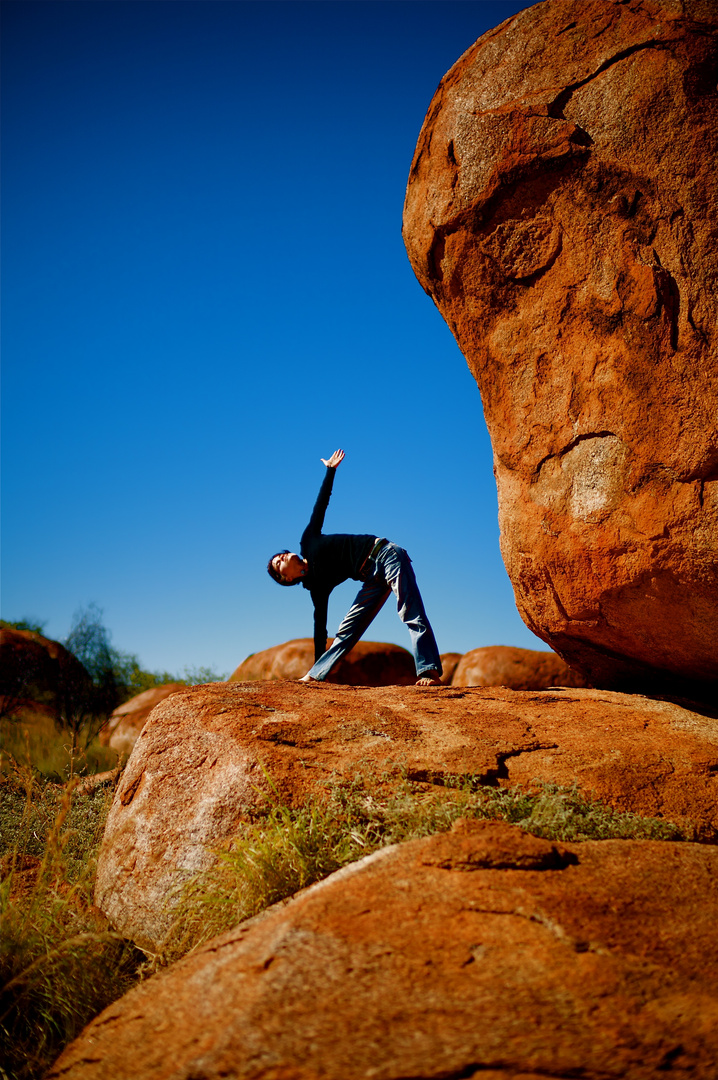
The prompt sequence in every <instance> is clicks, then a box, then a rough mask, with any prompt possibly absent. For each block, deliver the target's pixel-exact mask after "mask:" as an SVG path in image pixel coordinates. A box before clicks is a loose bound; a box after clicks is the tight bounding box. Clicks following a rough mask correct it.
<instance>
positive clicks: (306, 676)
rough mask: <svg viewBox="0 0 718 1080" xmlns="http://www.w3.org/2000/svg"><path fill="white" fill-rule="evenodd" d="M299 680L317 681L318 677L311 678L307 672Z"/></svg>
mask: <svg viewBox="0 0 718 1080" xmlns="http://www.w3.org/2000/svg"><path fill="white" fill-rule="evenodd" d="M299 682H319V679H313V678H312V676H311V675H309V674H308V673H307V674H306V675H302V677H301V679H300V680H299Z"/></svg>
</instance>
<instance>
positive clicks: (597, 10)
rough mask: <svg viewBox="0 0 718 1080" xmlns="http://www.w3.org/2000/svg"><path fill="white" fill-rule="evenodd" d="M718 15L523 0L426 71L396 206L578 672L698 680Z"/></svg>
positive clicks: (505, 502) (708, 586)
mask: <svg viewBox="0 0 718 1080" xmlns="http://www.w3.org/2000/svg"><path fill="white" fill-rule="evenodd" d="M717 33H718V8H717V6H716V3H715V0H626V2H622V3H615V2H613V0H551V3H542V4H537V5H535V6H534V7H530V8H527V9H526V10H524V11H522V12H520V13H519V14H518V15H516V16H514V17H512V18H511V19H509V20H507V21H506V22H505V23H503V24H502V25H501V26H499V27H498V28H497V29H495V30H492V31H490V32H489V33H487V34H485V35H484V36H483V37H482V38H480V39H479V40H478V41H477V42H476V43H475V44H474V45H473V46H472V47H471V48H469V49H468V50H467V52H466V53H464V55H463V56H462V57H461V58H460V59H459V60H458V61H457V63H456V64H455V65H454V67H453V68H452V69H451V71H450V72H449V73H448V74H447V75H446V76H445V78H444V79H443V80H442V82H441V84H440V86H439V89H438V90H437V92H436V95H435V97H434V100H433V102H432V104H431V106H430V108H429V112H428V114H427V117H426V120H425V122H424V126H423V128H422V131H421V134H420V136H419V141H418V145H417V148H416V153H415V156H414V161H413V164H412V166H411V173H410V177H409V183H408V188H407V196H406V204H405V212H404V238H405V242H406V246H407V250H408V253H409V258H410V260H411V263H412V266H413V268H414V270H415V272H416V274H417V277H418V278H419V281H420V282H421V284H422V285H423V286H424V288H425V289H426V290H427V292H429V293H430V295H431V296H432V297H433V299H434V301H435V302H436V304H437V306H438V307H439V310H440V311H441V312H442V314H443V316H444V318H445V319H446V321H447V323H448V324H449V326H450V328H451V330H452V332H453V333H454V335H455V337H456V339H457V341H458V343H459V346H460V347H461V349H462V351H463V353H464V355H465V356H466V358H467V360H468V363H469V367H470V368H471V370H472V372H473V374H474V376H475V378H476V380H477V382H478V384H479V388H480V390H481V396H482V401H483V407H484V413H485V416H486V422H487V425H488V428H489V432H490V434H491V439H492V443H493V448H494V459H495V472H496V478H497V486H498V496H499V520H500V526H501V548H502V553H503V557H504V562H505V564H506V568H507V570H508V573H509V576H510V578H511V581H512V583H513V586H514V591H515V595H516V602H517V604H518V608H519V611H520V613H521V615H522V617H523V618H524V620H525V622H526V623H527V625H528V626H529V627H530V628H531V629H532V630H533V631H534V633H536V634H537V635H538V636H539V637H540V638H542V639H543V640H544V641H546V642H547V643H548V644H549V645H550V646H551V647H552V648H554V649H555V650H556V651H557V652H558V653H560V654H561V655H562V656H563V657H564V658H565V659H566V660H567V661H568V662H570V663H571V664H572V665H574V666H577V667H579V668H581V669H582V670H583V671H584V672H585V674H586V675H587V678H588V679H589V680H590V682H591V683H592V684H593V685H602V686H609V687H613V688H615V689H626V688H628V689H630V688H633V689H636V688H643V689H647V691H648V692H649V693H650V692H653V693H656V692H663V691H661V689H660V688H661V687H663V688H664V690H665V692H668V688H669V687H673V690H672V691H671V692H674V693H682V694H683V695H684V696H696V695H697V694H699V693H700V694H703V695H704V697H705V698H706V699H707V700H710V698H711V694H715V686H716V683H717V682H718V559H717V557H716V541H715V537H716V533H717V532H718V424H717V423H716V400H718V347H717V345H716V340H715V339H716V314H717V308H718V297H717V289H716V278H717V276H718V245H716V231H717V229H718V220H717V216H718V191H717V183H718V154H717V153H716V149H717V146H718V93H717V92H716V84H717V83H718V73H717V72H718V62H717V52H718V46H717V44H716V35H717ZM681 687H683V689H679V688H681Z"/></svg>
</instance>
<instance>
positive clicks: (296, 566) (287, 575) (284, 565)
mask: <svg viewBox="0 0 718 1080" xmlns="http://www.w3.org/2000/svg"><path fill="white" fill-rule="evenodd" d="M272 566H273V567H274V569H275V570H277V571H278V572H279V573H280V574H281V575H282V577H283V578H284V580H285V581H297V579H298V578H303V577H304V576H305V575H306V573H307V564H306V563H305V561H304V559H303V558H302V557H301V555H295V553H294V552H293V551H285V552H284V554H282V555H275V556H274V558H273V559H272Z"/></svg>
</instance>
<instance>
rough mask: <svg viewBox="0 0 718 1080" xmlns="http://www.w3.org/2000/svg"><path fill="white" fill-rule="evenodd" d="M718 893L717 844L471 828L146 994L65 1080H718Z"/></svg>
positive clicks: (415, 848)
mask: <svg viewBox="0 0 718 1080" xmlns="http://www.w3.org/2000/svg"><path fill="white" fill-rule="evenodd" d="M716 875H718V850H717V849H716V848H713V847H708V846H703V845H698V844H674V843H660V842H655V841H621V840H607V841H590V842H586V843H583V844H572V845H568V844H567V845H558V844H552V843H550V842H549V841H547V840H541V839H538V838H536V837H533V836H529V835H528V834H526V833H523V832H522V831H521V830H520V829H518V828H517V827H516V826H512V825H506V824H504V823H486V822H475V821H464V822H458V823H457V825H456V826H455V827H454V829H453V830H452V832H451V833H444V834H441V835H438V836H433V837H429V838H426V839H422V840H416V841H412V842H410V843H407V844H403V845H397V846H395V847H392V848H385V849H384V850H383V851H379V852H377V853H376V854H374V855H371V856H369V857H368V858H366V859H363V860H362V861H361V862H358V863H354V864H352V865H351V866H349V867H346V868H345V869H344V870H341V871H339V872H338V873H336V874H334V875H332V877H330V878H328V879H327V880H326V881H324V882H321V883H319V884H318V885H315V886H314V887H313V888H311V889H308V890H306V891H305V892H304V893H300V894H299V895H298V896H297V897H296V898H294V899H293V900H291V901H290V902H289V903H288V904H286V905H277V906H276V907H274V908H271V909H270V910H269V911H268V912H267V913H265V914H264V915H263V916H259V917H258V918H256V919H253V920H250V921H248V922H246V923H244V924H243V925H241V926H239V927H237V928H236V929H235V930H232V931H230V932H229V933H227V934H225V935H223V936H222V937H219V938H215V939H214V940H213V941H211V942H209V943H208V944H207V945H206V946H205V947H204V948H202V949H200V950H198V951H197V952H195V953H193V954H192V955H191V956H189V957H187V958H185V959H184V960H182V961H180V962H179V963H177V964H175V965H174V966H173V967H172V968H170V969H169V970H168V971H167V973H166V974H164V975H160V976H157V977H155V978H152V979H150V980H149V981H147V982H145V983H143V984H142V985H141V986H139V987H138V988H137V989H135V990H132V991H131V992H130V993H129V994H127V995H126V996H125V997H124V998H122V999H121V1000H120V1001H118V1002H115V1004H113V1005H111V1006H110V1007H109V1008H108V1009H106V1010H105V1011H104V1012H103V1013H101V1014H100V1016H99V1017H98V1018H97V1019H96V1020H94V1021H93V1022H92V1023H91V1024H90V1025H89V1026H88V1027H87V1028H86V1029H85V1031H84V1032H83V1034H82V1035H81V1036H80V1038H79V1039H78V1040H76V1042H75V1043H73V1044H72V1045H71V1046H70V1047H69V1048H68V1049H67V1050H66V1051H65V1053H64V1054H63V1055H62V1057H61V1058H60V1059H59V1060H58V1062H57V1063H56V1064H55V1066H54V1068H53V1069H52V1070H51V1071H50V1073H49V1074H48V1080H49V1078H54V1080H59V1078H60V1077H62V1078H65V1080H106V1078H107V1077H112V1078H113V1080H125V1078H126V1080H150V1078H151V1080H165V1078H166V1080H170V1078H172V1080H179V1078H189V1077H191V1078H192V1080H219V1078H220V1077H234V1078H240V1077H246V1078H247V1080H249V1078H252V1080H260V1078H261V1080H319V1078H320V1077H325V1078H335V1080H340V1078H341V1080H354V1078H356V1080H359V1078H362V1080H364V1078H366V1077H369V1076H371V1077H380V1078H383V1080H406V1078H407V1077H413V1078H418V1077H435V1078H438V1077H444V1078H455V1080H458V1078H459V1077H474V1078H475V1080H542V1078H546V1077H579V1076H580V1077H584V1078H585V1080H609V1078H615V1080H619V1078H622V1080H648V1078H657V1077H660V1076H664V1075H666V1073H671V1074H672V1075H676V1074H678V1075H681V1076H686V1077H687V1076H690V1077H692V1078H694V1080H715V1065H716V1061H718V989H717V988H718V950H717V949H716V947H715V946H716V925H718V890H716V887H715V881H716Z"/></svg>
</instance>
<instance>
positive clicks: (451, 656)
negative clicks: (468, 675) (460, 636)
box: [441, 652, 463, 686]
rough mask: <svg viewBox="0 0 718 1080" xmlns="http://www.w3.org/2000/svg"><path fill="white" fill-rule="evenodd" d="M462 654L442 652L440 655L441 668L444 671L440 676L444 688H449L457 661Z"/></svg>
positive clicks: (457, 664)
mask: <svg viewBox="0 0 718 1080" xmlns="http://www.w3.org/2000/svg"><path fill="white" fill-rule="evenodd" d="M462 656H463V653H460V652H443V653H442V654H441V666H442V667H443V669H444V673H443V675H442V676H441V681H442V682H443V684H444V686H450V685H451V680H452V679H453V677H454V672H455V671H456V669H457V667H458V666H459V661H460V660H461V657H462Z"/></svg>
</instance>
